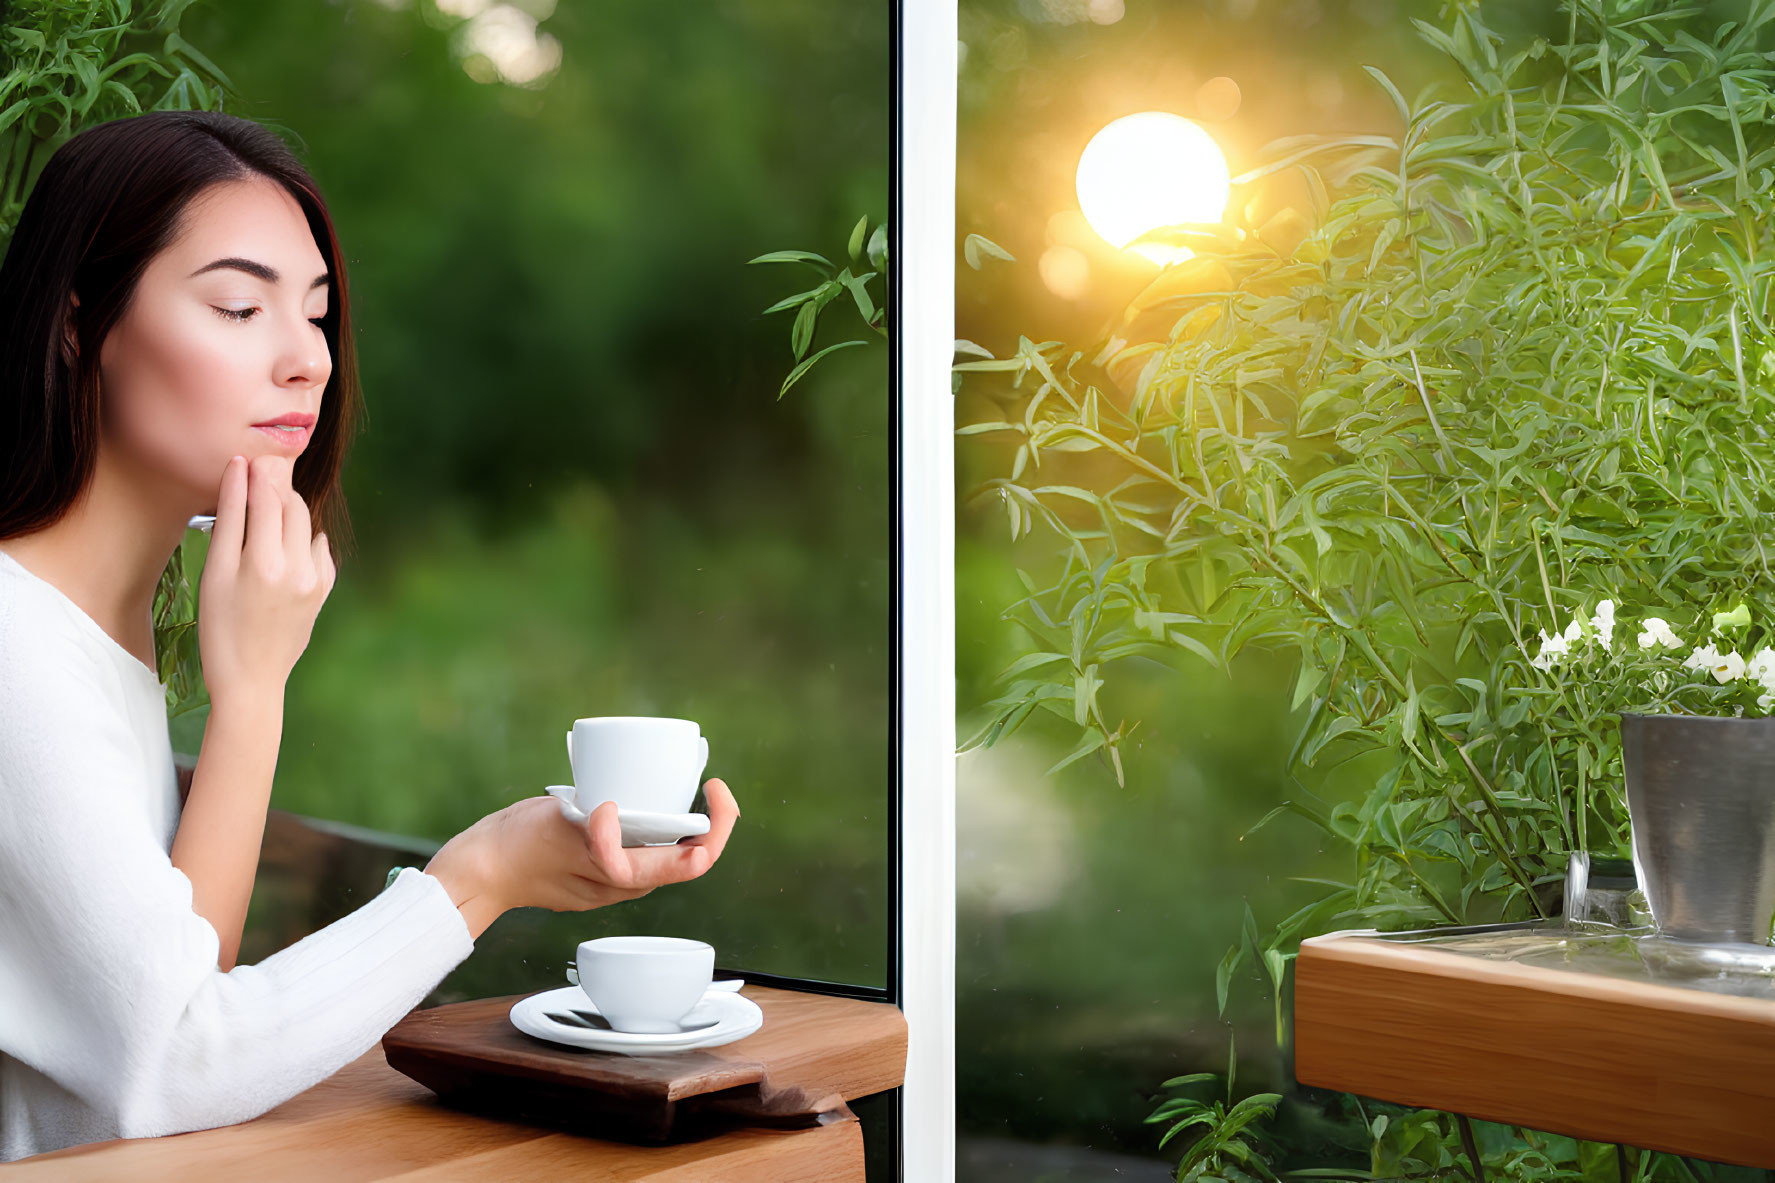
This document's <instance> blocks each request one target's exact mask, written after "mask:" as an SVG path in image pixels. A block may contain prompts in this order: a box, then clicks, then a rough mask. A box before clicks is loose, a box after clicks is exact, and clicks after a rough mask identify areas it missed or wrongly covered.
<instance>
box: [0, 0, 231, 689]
mask: <svg viewBox="0 0 1775 1183" xmlns="http://www.w3.org/2000/svg"><path fill="white" fill-rule="evenodd" d="M191 2H192V0H159V2H158V3H149V4H137V3H132V0H12V3H10V4H3V5H0V62H4V68H5V73H4V75H3V76H0V245H3V244H4V243H6V242H9V241H11V238H12V229H13V227H14V226H15V225H16V224H17V222H18V214H19V210H20V209H21V208H22V207H23V206H24V203H25V198H26V196H27V195H28V194H29V193H30V190H31V186H32V185H33V184H34V183H35V182H36V179H37V174H38V173H39V172H41V171H42V168H43V165H44V163H45V162H46V161H48V159H49V157H50V156H51V155H52V154H54V152H55V150H56V149H57V148H59V147H60V146H61V145H62V144H63V143H64V142H66V141H67V140H68V139H70V138H71V137H72V136H74V135H75V134H76V133H77V132H79V131H80V129H81V128H83V127H87V126H90V125H92V124H97V123H104V122H107V121H108V120H112V119H118V118H123V117H126V116H129V115H138V114H141V113H142V112H144V111H162V110H220V109H221V108H222V103H223V100H224V97H225V96H226V94H227V93H228V92H229V91H230V90H232V86H233V84H232V83H230V82H229V80H228V78H227V76H226V75H224V74H223V73H222V71H221V70H220V69H218V68H217V67H216V65H215V64H214V63H213V62H211V61H210V60H209V59H208V58H206V57H204V55H203V54H202V53H200V52H198V50H197V49H196V48H195V47H193V46H192V45H191V44H190V43H189V42H187V41H186V40H185V39H184V38H183V37H181V36H179V18H180V16H181V14H182V13H183V12H184V11H185V9H186V8H188V7H190V5H191ZM195 603H196V597H195V594H194V593H193V591H192V589H191V586H190V584H189V582H188V581H187V580H186V578H185V555H184V548H183V546H181V547H180V549H179V550H176V551H174V552H173V556H172V559H171V561H170V562H168V563H167V566H166V570H165V571H164V572H163V573H162V574H161V577H160V583H159V585H158V586H157V587H156V589H155V593H154V649H155V656H156V662H157V665H158V671H157V672H158V673H159V675H160V678H161V680H162V681H164V682H166V684H167V692H166V693H167V708H168V710H169V712H170V713H171V714H173V715H178V714H181V713H183V712H184V711H187V710H190V709H192V708H193V707H196V706H200V705H202V702H203V701H204V698H203V691H202V687H203V675H202V670H201V666H200V664H199V661H198V648H197V629H196V625H197V621H196V618H195V615H194V608H195Z"/></svg>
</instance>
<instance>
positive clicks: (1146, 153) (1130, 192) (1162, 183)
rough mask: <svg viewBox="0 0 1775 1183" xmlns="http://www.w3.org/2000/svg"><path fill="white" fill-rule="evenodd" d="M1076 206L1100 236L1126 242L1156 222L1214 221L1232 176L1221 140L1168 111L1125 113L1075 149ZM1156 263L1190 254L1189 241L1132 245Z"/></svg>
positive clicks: (1116, 242) (1220, 212) (1119, 244)
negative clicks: (1183, 244)
mask: <svg viewBox="0 0 1775 1183" xmlns="http://www.w3.org/2000/svg"><path fill="white" fill-rule="evenodd" d="M1078 188H1079V209H1080V210H1081V211H1082V212H1083V213H1084V215H1085V220H1086V221H1088V222H1090V223H1091V228H1092V229H1093V230H1095V231H1097V233H1098V234H1101V235H1102V236H1103V238H1104V239H1105V241H1107V242H1109V243H1111V244H1113V245H1115V246H1117V247H1123V246H1126V245H1127V244H1128V243H1129V242H1131V241H1132V240H1134V239H1136V238H1138V237H1140V236H1141V235H1142V234H1145V233H1146V232H1147V231H1148V230H1152V229H1156V228H1157V227H1159V226H1172V225H1176V224H1177V223H1179V222H1218V221H1220V219H1221V216H1222V215H1223V214H1224V213H1225V212H1226V202H1227V191H1228V189H1229V188H1230V178H1229V176H1228V173H1227V166H1226V157H1225V156H1223V155H1221V151H1220V145H1219V144H1216V143H1215V142H1214V139H1213V137H1212V136H1210V135H1209V134H1208V133H1207V132H1205V131H1203V130H1202V129H1201V128H1200V127H1199V126H1197V125H1196V124H1194V123H1191V122H1190V121H1189V120H1187V119H1185V118H1184V117H1183V116H1181V115H1173V114H1171V113H1170V112H1169V111H1141V112H1139V113H1137V114H1134V115H1124V116H1122V117H1121V118H1120V119H1117V120H1116V121H1115V122H1113V123H1111V124H1109V125H1108V126H1107V127H1105V128H1104V129H1103V130H1102V131H1099V132H1098V133H1097V134H1096V135H1094V136H1092V137H1091V142H1090V143H1089V144H1086V145H1085V151H1084V153H1083V154H1082V155H1080V157H1079V178H1078ZM1134 249H1135V250H1136V251H1138V252H1139V253H1141V254H1143V255H1145V256H1146V257H1147V258H1149V259H1151V260H1153V262H1155V263H1158V264H1160V265H1164V264H1167V263H1177V262H1181V261H1182V260H1184V259H1188V258H1189V257H1190V256H1191V254H1192V253H1193V252H1191V251H1190V250H1189V249H1188V248H1186V247H1172V246H1162V245H1142V246H1137V247H1135V248H1134Z"/></svg>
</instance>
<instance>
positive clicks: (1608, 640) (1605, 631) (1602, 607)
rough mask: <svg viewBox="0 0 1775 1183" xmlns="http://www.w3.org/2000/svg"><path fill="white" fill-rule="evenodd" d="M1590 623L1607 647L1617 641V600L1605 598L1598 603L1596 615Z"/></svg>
mask: <svg viewBox="0 0 1775 1183" xmlns="http://www.w3.org/2000/svg"><path fill="white" fill-rule="evenodd" d="M1590 625H1591V627H1592V628H1594V629H1595V630H1596V632H1597V635H1598V636H1600V637H1602V643H1603V646H1604V647H1605V648H1606V647H1608V646H1610V645H1613V644H1614V643H1615V601H1613V600H1604V601H1602V603H1600V604H1598V605H1597V606H1596V616H1595V618H1594V619H1593V620H1591V622H1590Z"/></svg>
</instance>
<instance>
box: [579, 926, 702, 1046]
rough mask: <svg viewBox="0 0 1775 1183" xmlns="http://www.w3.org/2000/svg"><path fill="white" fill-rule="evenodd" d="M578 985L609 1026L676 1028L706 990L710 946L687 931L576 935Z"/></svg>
mask: <svg viewBox="0 0 1775 1183" xmlns="http://www.w3.org/2000/svg"><path fill="white" fill-rule="evenodd" d="M575 964H576V965H577V967H578V969H579V988H580V989H581V990H583V991H585V996H586V997H587V998H589V999H591V1000H592V1005H594V1006H596V1007H597V1008H598V1013H599V1014H601V1015H603V1016H604V1018H605V1021H607V1022H608V1023H609V1024H610V1026H611V1028H612V1029H614V1030H617V1031H634V1032H640V1033H644V1034H649V1035H660V1034H676V1033H677V1032H678V1031H680V1030H682V1028H681V1026H680V1024H679V1020H681V1019H682V1018H684V1016H685V1015H687V1014H689V1013H690V1009H691V1007H693V1006H695V1005H696V1004H697V1003H698V1002H699V1001H700V1000H701V999H702V997H703V995H704V994H705V993H707V992H708V989H709V982H710V981H711V980H712V979H713V978H714V976H715V946H713V945H711V944H708V943H707V942H706V941H693V940H691V939H689V938H688V937H598V938H597V939H595V940H590V941H581V942H580V944H579V955H578V960H577V961H576V963H575Z"/></svg>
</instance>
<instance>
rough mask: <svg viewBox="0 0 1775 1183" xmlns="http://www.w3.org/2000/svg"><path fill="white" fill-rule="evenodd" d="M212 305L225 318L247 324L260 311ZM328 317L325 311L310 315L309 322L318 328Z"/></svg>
mask: <svg viewBox="0 0 1775 1183" xmlns="http://www.w3.org/2000/svg"><path fill="white" fill-rule="evenodd" d="M210 307H211V308H215V309H216V312H217V314H218V315H220V316H221V317H222V318H223V319H225V320H231V321H233V322H234V323H236V324H245V323H246V322H247V321H249V320H251V319H252V318H253V313H255V312H257V311H259V310H258V309H257V308H216V306H215V305H214V304H211V305H210ZM326 319H327V314H326V313H324V312H323V313H321V314H320V315H319V316H311V317H309V318H308V323H309V324H311V325H314V326H316V327H317V328H318V327H320V326H321V322H322V321H324V320H326Z"/></svg>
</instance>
